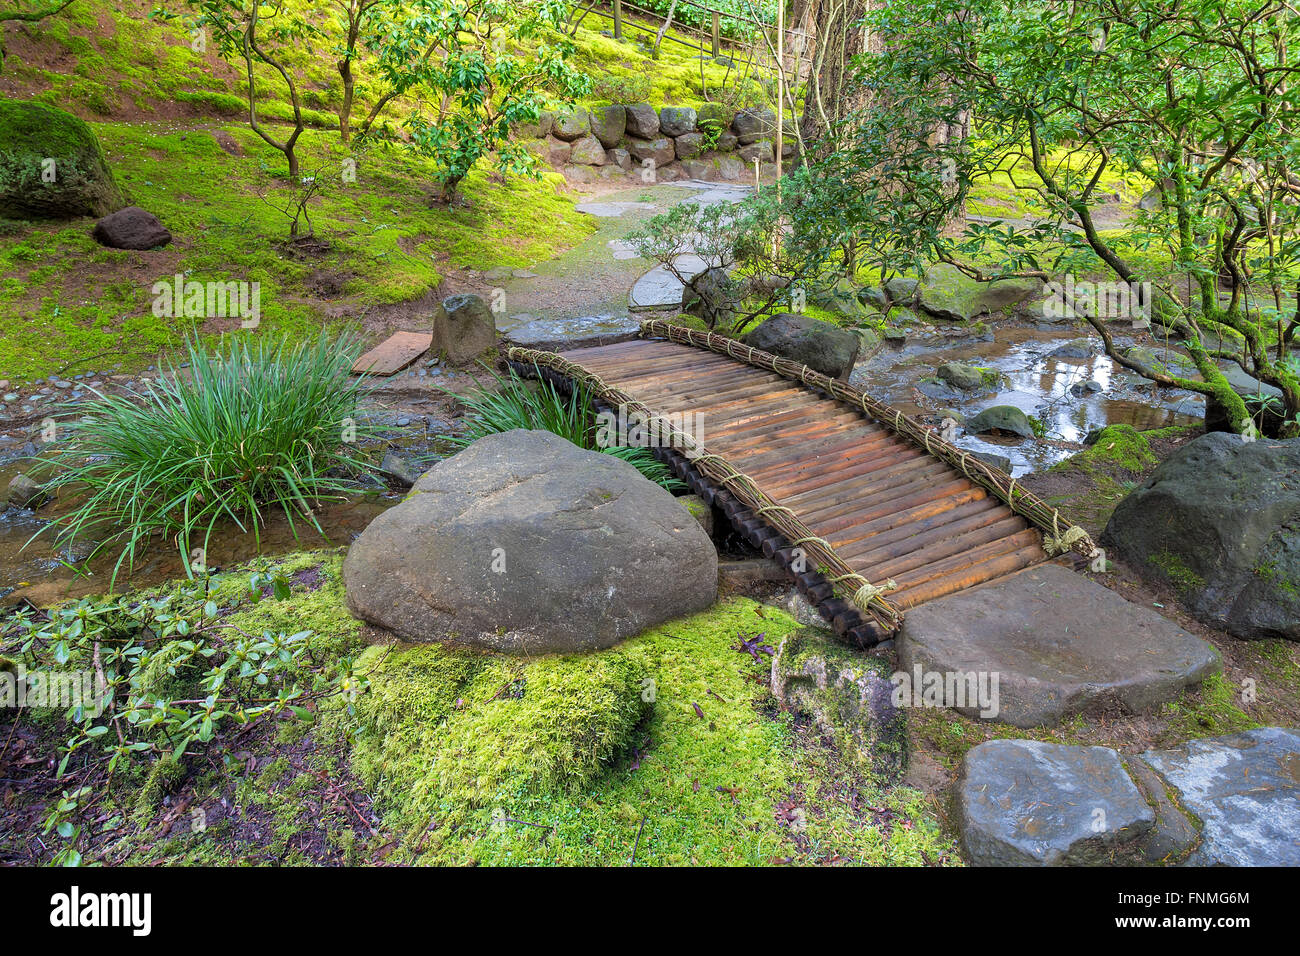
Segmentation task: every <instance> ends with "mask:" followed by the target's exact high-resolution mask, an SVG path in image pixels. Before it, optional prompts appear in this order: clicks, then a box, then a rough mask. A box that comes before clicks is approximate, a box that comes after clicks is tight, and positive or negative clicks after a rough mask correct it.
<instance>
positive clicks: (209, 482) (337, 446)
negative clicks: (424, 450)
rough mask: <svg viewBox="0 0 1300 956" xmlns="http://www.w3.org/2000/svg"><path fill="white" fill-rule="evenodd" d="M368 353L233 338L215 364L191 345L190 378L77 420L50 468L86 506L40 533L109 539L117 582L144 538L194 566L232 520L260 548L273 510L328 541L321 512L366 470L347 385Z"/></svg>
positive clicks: (164, 382)
mask: <svg viewBox="0 0 1300 956" xmlns="http://www.w3.org/2000/svg"><path fill="white" fill-rule="evenodd" d="M359 351H360V342H359V341H358V339H357V338H356V337H355V336H354V335H352V334H351V333H343V334H341V335H333V334H330V333H328V332H322V333H321V334H320V335H319V336H318V337H317V339H316V341H315V342H314V343H300V344H297V345H292V346H290V345H289V344H288V343H287V341H286V340H284V339H281V340H280V341H279V342H278V343H268V342H266V341H261V342H259V343H258V344H257V346H256V347H254V348H250V347H249V346H248V345H247V343H243V342H237V341H234V342H231V343H230V344H229V346H228V348H227V349H226V350H224V351H218V352H216V353H215V354H213V353H209V352H208V351H207V350H206V349H205V348H204V347H203V346H202V345H201V344H200V343H199V341H198V339H197V337H193V338H190V339H188V340H187V341H186V349H185V353H184V354H185V358H186V360H187V364H188V365H189V376H188V377H185V376H183V375H182V374H180V373H179V372H178V369H177V368H176V366H175V365H174V364H173V365H172V366H170V367H169V369H168V370H167V373H166V374H164V375H163V376H161V377H159V378H158V379H157V380H156V381H154V382H150V383H148V385H147V386H146V388H145V391H144V392H143V393H142V394H138V395H135V396H134V399H135V400H131V398H124V397H117V396H100V397H99V398H97V399H96V400H94V401H92V402H89V403H87V404H85V405H83V406H81V407H80V408H79V409H78V411H79V413H80V415H81V420H80V421H79V422H76V423H73V424H70V425H69V426H68V437H67V439H66V440H65V441H61V442H60V443H59V444H58V445H57V446H55V447H53V449H52V452H51V454H50V456H49V457H48V458H47V459H46V464H47V466H48V467H50V468H52V469H53V470H54V472H55V475H54V478H53V480H52V481H51V482H50V485H51V487H54V488H61V487H68V488H70V489H81V488H84V489H85V490H86V492H87V497H86V498H85V500H84V501H83V502H82V503H81V504H80V505H79V506H78V507H77V508H75V509H74V510H72V511H70V512H69V513H67V514H65V515H63V516H61V517H60V518H58V519H57V520H55V521H54V522H51V524H50V525H48V526H46V528H44V529H42V532H38V533H44V532H45V531H50V530H53V531H54V532H55V533H56V534H57V535H58V540H59V542H60V544H67V543H70V542H71V541H72V540H73V539H76V538H79V537H82V536H86V537H99V536H101V535H103V534H104V533H105V532H108V536H107V537H106V538H104V539H102V540H101V541H100V544H99V549H101V550H102V549H104V548H108V547H113V546H116V545H121V546H122V551H121V553H120V554H119V556H118V560H117V563H116V565H115V566H114V568H113V578H114V580H116V577H117V574H118V573H119V571H120V570H121V568H122V565H123V563H125V564H126V565H127V566H128V567H130V566H131V565H132V564H133V563H134V560H135V558H136V556H137V554H138V553H139V552H140V550H141V548H142V546H143V545H144V544H145V543H146V542H147V541H149V540H151V539H153V538H155V537H156V536H168V537H171V538H172V539H173V540H174V541H175V542H176V545H177V547H178V548H179V549H180V551H181V553H182V554H183V555H187V556H188V555H190V554H192V553H193V552H192V548H191V546H192V545H194V546H197V547H203V548H204V549H205V550H206V546H207V541H208V538H209V537H210V536H211V533H212V530H213V528H214V527H215V526H216V525H217V524H218V522H220V521H222V520H229V521H232V522H234V523H235V524H236V525H237V526H238V527H239V528H240V530H241V531H245V532H249V531H251V532H252V534H253V536H254V539H255V540H256V541H259V543H260V532H261V528H262V526H263V524H264V523H265V522H266V519H267V513H268V512H272V511H282V512H283V513H284V514H285V516H286V517H287V518H288V521H289V527H290V529H291V531H292V532H293V533H294V534H295V535H297V524H296V523H297V522H298V521H300V520H301V521H305V522H307V523H308V524H310V525H311V526H312V527H313V528H315V529H316V530H317V531H318V532H319V531H320V530H321V529H320V525H319V523H318V522H317V520H316V516H315V514H314V508H315V506H316V504H317V503H318V502H321V501H324V500H329V499H337V498H339V497H342V496H343V495H345V494H346V493H347V492H350V491H354V490H355V488H356V484H355V482H354V481H352V480H350V477H349V476H350V475H353V474H355V473H356V472H357V471H359V470H361V469H363V468H365V467H366V465H365V464H364V463H363V462H362V461H361V460H360V459H359V458H358V457H356V455H355V454H354V450H355V448H356V447H357V444H356V443H357V442H358V441H359V440H360V439H361V438H365V437H368V436H369V432H370V431H372V430H373V428H372V427H371V426H368V425H366V424H365V423H363V422H358V421H357V419H356V413H357V398H358V389H359V388H360V386H361V383H362V379H361V378H351V377H350V374H349V373H350V370H351V367H352V364H353V362H354V361H355V360H356V356H357V354H358V353H359ZM200 541H201V542H202V543H201V544H198V542H200ZM189 566H190V562H189V561H186V567H187V568H188V567H189Z"/></svg>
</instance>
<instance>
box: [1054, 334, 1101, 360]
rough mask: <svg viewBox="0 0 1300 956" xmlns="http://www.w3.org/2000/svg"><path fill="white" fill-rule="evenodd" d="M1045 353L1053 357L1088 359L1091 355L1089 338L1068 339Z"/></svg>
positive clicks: (1091, 349) (1091, 348)
mask: <svg viewBox="0 0 1300 956" xmlns="http://www.w3.org/2000/svg"><path fill="white" fill-rule="evenodd" d="M1047 354H1048V357H1049V358H1054V359H1090V358H1092V355H1093V347H1092V342H1091V340H1089V339H1070V341H1068V342H1066V343H1065V344H1064V345H1058V346H1057V347H1056V348H1054V349H1052V351H1050V352H1048V353H1047Z"/></svg>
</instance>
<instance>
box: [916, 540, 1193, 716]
mask: <svg viewBox="0 0 1300 956" xmlns="http://www.w3.org/2000/svg"><path fill="white" fill-rule="evenodd" d="M898 659H899V667H900V669H901V670H902V672H903V673H904V674H907V675H912V674H915V673H920V674H923V675H930V674H938V675H945V678H946V677H947V675H973V676H974V677H975V678H976V681H977V683H976V684H975V686H976V688H977V689H981V688H985V687H986V688H987V691H990V692H991V693H985V694H984V696H986V697H989V698H991V700H987V701H983V700H979V699H978V695H977V694H973V693H971V692H970V691H969V690H966V688H969V687H970V686H971V681H970V680H969V679H967V680H964V681H962V682H961V683H956V682H955V683H954V685H953V690H952V699H949V693H948V692H947V690H946V687H945V692H944V694H943V695H942V699H941V700H938V701H936V703H938V704H942V705H944V706H948V707H952V708H953V709H954V710H957V711H959V712H960V713H963V714H966V715H968V716H971V717H975V716H981V717H984V718H985V719H993V720H999V721H1002V722H1003V723H1008V724H1012V725H1014V726H1016V727H1036V726H1042V725H1052V724H1056V723H1058V722H1059V721H1061V720H1062V719H1063V718H1065V717H1069V716H1071V715H1074V714H1080V713H1094V712H1106V711H1108V710H1112V709H1117V710H1120V711H1124V712H1128V713H1140V712H1143V711H1149V710H1151V709H1153V708H1155V707H1156V706H1158V705H1159V704H1161V703H1163V702H1165V701H1168V700H1172V699H1173V698H1175V697H1177V696H1178V694H1179V693H1181V692H1182V690H1183V689H1184V688H1186V687H1190V686H1192V685H1194V684H1197V683H1199V682H1200V681H1201V680H1203V679H1204V678H1205V677H1207V676H1208V675H1210V674H1211V673H1214V672H1215V671H1217V670H1218V669H1219V655H1218V654H1217V653H1216V652H1215V650H1214V648H1213V647H1211V646H1210V645H1209V644H1207V643H1206V642H1205V641H1202V640H1201V639H1199V638H1197V637H1195V636H1193V635H1191V634H1188V633H1187V632H1186V631H1184V630H1183V629H1182V628H1180V627H1179V626H1178V625H1176V624H1174V623H1173V622H1172V621H1170V620H1168V619H1167V618H1164V617H1161V616H1160V615H1159V614H1157V613H1156V612H1155V611H1153V610H1151V609H1150V608H1145V607H1141V606H1139V605H1136V604H1130V603H1129V602H1128V601H1125V600H1124V599H1123V598H1122V597H1120V596H1119V595H1118V594H1116V593H1115V592H1114V591H1111V590H1109V589H1108V588H1104V587H1102V586H1101V585H1099V584H1096V583H1094V582H1092V581H1090V580H1088V578H1087V577H1085V576H1084V575H1082V574H1076V573H1075V572H1073V571H1071V570H1069V569H1068V568H1063V567H1061V566H1060V565H1057V564H1043V565H1040V566H1038V567H1034V568H1028V569H1026V570H1024V571H1021V572H1020V573H1018V574H1014V575H1011V576H1009V577H1006V578H1003V579H1001V580H999V581H996V582H993V583H991V584H986V585H983V586H981V587H978V588H971V589H968V590H965V591H959V592H957V593H956V594H952V595H949V596H947V597H942V598H938V599H936V600H934V601H927V602H926V603H925V604H922V605H920V606H918V607H914V608H912V609H911V610H909V611H908V612H907V616H906V618H905V619H904V621H903V627H902V630H901V631H900V632H899V635H898ZM985 675H987V676H985ZM995 678H996V682H995V681H994V679H995ZM981 680H983V681H984V682H985V683H983V684H981V683H978V682H979V681H981Z"/></svg>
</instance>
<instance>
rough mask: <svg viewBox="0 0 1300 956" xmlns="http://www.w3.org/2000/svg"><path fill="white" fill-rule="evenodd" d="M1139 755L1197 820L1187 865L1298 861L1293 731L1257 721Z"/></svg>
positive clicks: (1299, 777) (1299, 817)
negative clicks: (1197, 831) (1198, 825)
mask: <svg viewBox="0 0 1300 956" xmlns="http://www.w3.org/2000/svg"><path fill="white" fill-rule="evenodd" d="M1141 756H1142V759H1143V760H1145V761H1146V762H1147V763H1148V764H1150V765H1151V766H1152V767H1153V768H1154V769H1155V770H1156V771H1157V772H1158V773H1159V774H1160V775H1161V776H1162V777H1163V778H1164V779H1165V780H1166V781H1168V783H1169V784H1170V785H1171V786H1173V787H1174V789H1175V790H1176V791H1177V797H1178V800H1179V802H1180V803H1181V804H1182V805H1183V807H1184V808H1186V809H1187V810H1188V811H1190V812H1191V813H1193V814H1195V815H1196V816H1197V817H1198V818H1199V819H1200V821H1201V824H1202V829H1201V840H1200V844H1199V845H1198V846H1197V848H1196V849H1195V850H1194V851H1193V852H1192V853H1191V855H1190V856H1189V857H1188V858H1187V863H1188V864H1189V865H1191V866H1300V732H1297V731H1295V730H1287V729H1284V728H1281V727H1262V728H1260V729H1258V730H1248V731H1246V732H1245V733H1240V734H1232V735H1230V736H1227V737H1210V738H1207V739H1203V740H1189V741H1188V742H1187V743H1185V744H1183V745H1182V746H1180V747H1175V748H1174V749H1172V750H1149V751H1147V752H1146V753H1144V754H1142V755H1141Z"/></svg>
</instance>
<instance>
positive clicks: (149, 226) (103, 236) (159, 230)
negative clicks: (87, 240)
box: [91, 206, 172, 250]
mask: <svg viewBox="0 0 1300 956" xmlns="http://www.w3.org/2000/svg"><path fill="white" fill-rule="evenodd" d="M91 235H92V236H93V237H94V239H95V241H96V242H98V243H99V244H100V245H101V246H108V247H109V248H110V249H135V250H144V249H155V248H157V247H158V246H165V245H167V243H169V242H171V241H172V234H171V233H170V232H168V231H167V228H166V227H165V226H164V225H163V224H162V223H161V222H159V221H158V217H157V216H155V215H154V214H153V213H151V212H145V211H144V210H143V209H141V208H140V207H139V206H127V207H126V208H125V209H119V210H118V211H117V212H113V213H109V214H108V215H107V216H105V217H104V218H103V219H101V220H99V222H97V223H95V228H94V229H93V230H92V231H91Z"/></svg>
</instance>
